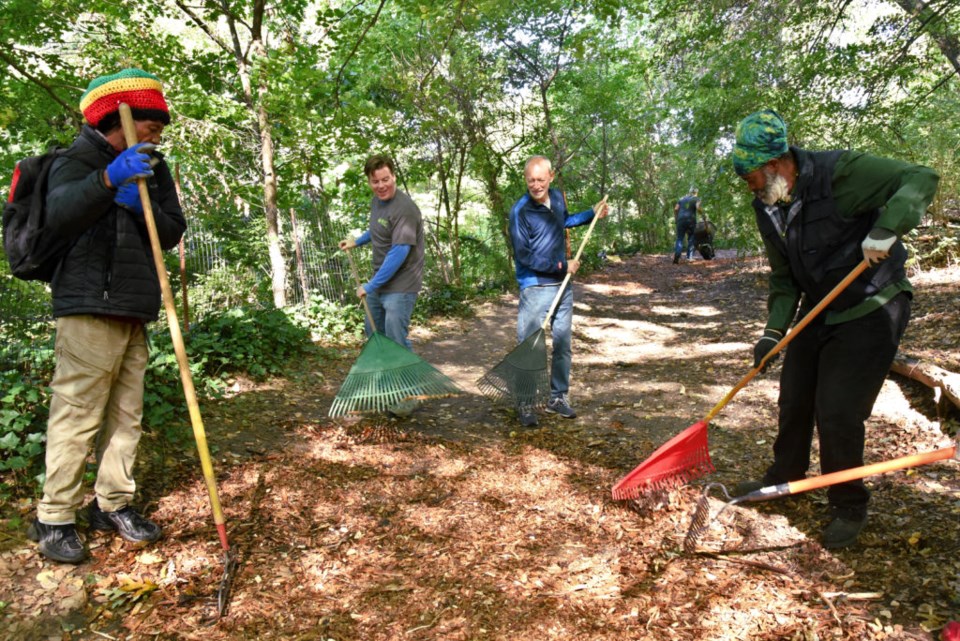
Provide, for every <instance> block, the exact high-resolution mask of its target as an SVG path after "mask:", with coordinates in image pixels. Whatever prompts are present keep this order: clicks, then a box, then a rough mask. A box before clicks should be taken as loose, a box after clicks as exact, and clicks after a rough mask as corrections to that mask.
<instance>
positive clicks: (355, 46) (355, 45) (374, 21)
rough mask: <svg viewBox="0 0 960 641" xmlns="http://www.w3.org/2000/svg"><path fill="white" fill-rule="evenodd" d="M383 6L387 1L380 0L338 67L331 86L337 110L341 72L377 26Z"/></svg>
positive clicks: (341, 81) (341, 78) (341, 80)
mask: <svg viewBox="0 0 960 641" xmlns="http://www.w3.org/2000/svg"><path fill="white" fill-rule="evenodd" d="M385 4H387V0H380V5H379V6H377V12H376V13H375V14H374V16H373V19H372V20H371V21H370V24H368V25H367V26H366V28H365V29H364V30H363V33H361V34H360V37H359V38H358V39H357V41H356V42H355V43H353V49H351V50H350V53H348V54H347V57H346V59H345V60H344V61H343V64H342V65H341V66H340V70H339V71H338V72H337V81H336V82H335V83H334V86H333V103H334V104H335V105H336V106H337V109H339V108H340V85H342V84H343V72H344V71H345V70H346V68H347V65H348V64H350V60H351V59H352V58H353V56H354V55H355V54H356V53H357V50H358V49H359V48H360V43H362V42H363V41H364V39H365V38H366V37H367V33H368V32H369V31H370V29H372V28H373V25H375V24H377V20H379V19H380V12H381V11H383V7H384V5H385Z"/></svg>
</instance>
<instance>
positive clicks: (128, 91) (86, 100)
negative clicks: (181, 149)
mask: <svg viewBox="0 0 960 641" xmlns="http://www.w3.org/2000/svg"><path fill="white" fill-rule="evenodd" d="M121 102H125V103H127V104H128V105H130V109H131V110H132V111H133V117H134V119H136V120H156V121H158V122H162V123H163V124H165V125H168V124H170V111H169V110H168V109H167V103H166V101H165V100H164V99H163V87H162V86H161V85H160V79H159V78H157V77H156V76H155V75H153V74H152V73H147V72H146V71H142V70H140V69H132V68H131V69H124V70H123V71H120V72H118V73H115V74H113V75H110V76H100V77H99V78H95V79H94V80H93V81H91V83H90V85H89V86H88V87H87V90H86V91H85V92H83V95H82V96H80V111H82V112H83V117H84V118H86V120H87V122H88V123H90V126H92V127H96V126H97V125H98V124H100V121H101V120H103V119H104V118H105V117H107V116H109V115H110V114H113V113H116V112H117V111H118V110H119V108H120V103H121Z"/></svg>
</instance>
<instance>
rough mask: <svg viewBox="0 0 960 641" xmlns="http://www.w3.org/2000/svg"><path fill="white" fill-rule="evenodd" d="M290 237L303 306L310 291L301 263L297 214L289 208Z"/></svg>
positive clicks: (304, 266)
mask: <svg viewBox="0 0 960 641" xmlns="http://www.w3.org/2000/svg"><path fill="white" fill-rule="evenodd" d="M290 235H291V236H293V249H294V255H295V256H296V257H297V276H298V277H299V278H300V291H301V292H303V304H304V305H307V304H308V303H309V302H310V289H309V288H308V287H307V266H306V264H305V263H304V262H303V249H302V248H301V246H300V230H299V228H298V227H297V213H296V211H295V210H294V209H293V208H292V207H291V208H290Z"/></svg>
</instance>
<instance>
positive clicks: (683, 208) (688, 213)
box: [677, 196, 700, 220]
mask: <svg viewBox="0 0 960 641" xmlns="http://www.w3.org/2000/svg"><path fill="white" fill-rule="evenodd" d="M698 202H700V199H699V198H697V197H696V196H684V197H683V198H681V199H680V200H679V202H677V204H678V205H679V206H680V209H679V210H678V211H677V219H678V220H679V219H682V218H696V217H697V203H698Z"/></svg>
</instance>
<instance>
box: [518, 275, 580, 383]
mask: <svg viewBox="0 0 960 641" xmlns="http://www.w3.org/2000/svg"><path fill="white" fill-rule="evenodd" d="M558 288H559V285H555V286H552V287H550V286H547V287H527V288H526V289H524V290H521V292H520V307H519V309H518V310H517V342H519V343H522V342H523V341H525V340H526V339H527V338H528V337H529V336H530V335H531V334H534V333H536V331H537V330H538V329H540V326H541V325H543V319H544V318H545V317H546V315H547V310H548V309H550V305H551V304H552V303H553V299H554V298H556V296H557V291H558ZM550 330H551V335H552V336H553V362H552V364H551V367H550V396H551V397H555V396H560V395H561V394H566V393H567V392H568V391H569V390H570V364H571V362H572V361H573V349H572V347H571V343H572V334H573V288H572V287H571V286H570V285H569V284H568V285H567V288H566V289H565V290H564V292H563V295H562V296H561V297H560V304H559V305H557V309H556V310H555V311H554V312H553V318H551V319H550Z"/></svg>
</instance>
